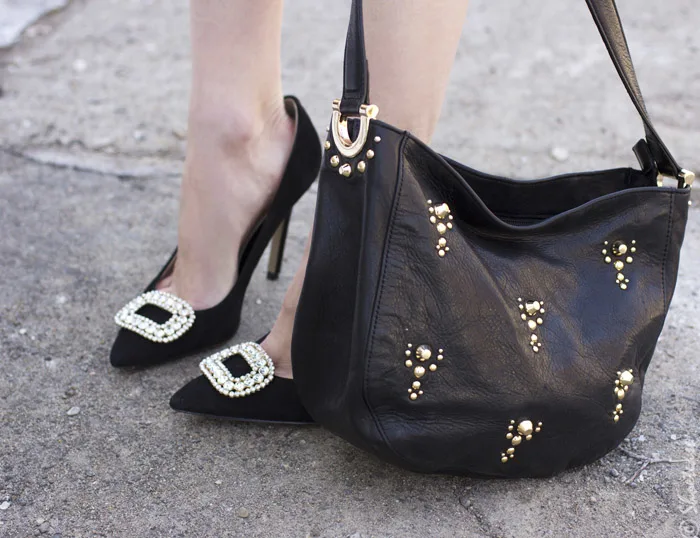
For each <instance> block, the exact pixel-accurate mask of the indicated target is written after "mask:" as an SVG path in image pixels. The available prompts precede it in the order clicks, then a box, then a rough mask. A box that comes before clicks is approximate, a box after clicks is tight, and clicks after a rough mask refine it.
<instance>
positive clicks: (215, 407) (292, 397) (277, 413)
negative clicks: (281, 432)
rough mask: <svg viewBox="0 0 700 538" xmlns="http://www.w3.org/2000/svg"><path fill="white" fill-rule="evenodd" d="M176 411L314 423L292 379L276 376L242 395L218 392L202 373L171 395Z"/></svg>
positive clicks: (221, 416) (250, 420)
mask: <svg viewBox="0 0 700 538" xmlns="http://www.w3.org/2000/svg"><path fill="white" fill-rule="evenodd" d="M170 407H171V408H172V409H174V410H175V411H181V412H184V413H194V414H197V415H205V416H209V417H215V418H225V419H230V420H236V421H241V422H273V423H285V424H313V422H314V421H313V419H312V418H311V417H310V416H309V414H308V413H307V412H306V409H304V406H303V405H302V403H301V400H300V399H299V396H298V395H297V392H296V387H295V386H294V381H292V380H291V379H283V378H278V377H275V378H274V379H273V380H272V382H271V383H270V384H269V385H268V386H267V387H265V388H264V389H262V390H261V391H259V392H256V393H253V394H250V395H248V396H244V397H241V398H229V397H227V396H224V395H222V394H220V393H219V392H218V391H217V390H216V389H214V387H212V385H211V383H210V382H209V380H208V379H207V378H206V377H205V376H203V375H202V376H199V377H197V378H195V379H193V380H192V381H190V382H189V383H187V384H186V385H185V386H184V387H182V388H181V389H180V390H178V391H177V392H176V393H175V394H173V396H172V397H171V398H170Z"/></svg>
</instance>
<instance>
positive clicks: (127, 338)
mask: <svg viewBox="0 0 700 538" xmlns="http://www.w3.org/2000/svg"><path fill="white" fill-rule="evenodd" d="M159 346H160V347H159ZM162 347H163V344H156V343H155V342H151V341H150V340H146V339H145V338H144V337H142V336H139V335H138V334H136V333H133V332H131V331H127V330H125V329H120V330H119V332H118V333H117V338H116V339H115V340H114V344H112V350H111V351H110V353H109V362H110V363H111V364H112V366H114V367H115V368H126V367H129V366H149V365H151V364H156V363H157V362H162V360H163V349H162Z"/></svg>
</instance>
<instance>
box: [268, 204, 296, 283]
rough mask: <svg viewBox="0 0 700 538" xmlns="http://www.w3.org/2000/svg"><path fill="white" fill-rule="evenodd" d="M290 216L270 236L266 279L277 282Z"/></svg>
mask: <svg viewBox="0 0 700 538" xmlns="http://www.w3.org/2000/svg"><path fill="white" fill-rule="evenodd" d="M290 217H291V214H290V215H289V216H288V217H287V218H286V219H284V220H283V221H282V222H281V223H280V225H279V226H278V228H277V231H276V232H275V235H273V236H272V243H271V244H270V259H269V261H268V262H267V279H268V280H277V279H278V278H279V276H280V271H281V270H282V260H283V257H284V245H285V243H286V242H287V232H288V231H289V220H290Z"/></svg>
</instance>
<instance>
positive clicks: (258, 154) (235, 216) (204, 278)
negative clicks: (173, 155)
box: [159, 103, 294, 309]
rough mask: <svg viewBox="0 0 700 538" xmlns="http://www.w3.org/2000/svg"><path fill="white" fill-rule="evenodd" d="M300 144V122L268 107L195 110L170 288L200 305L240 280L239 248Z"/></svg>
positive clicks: (165, 284)
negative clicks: (297, 135) (296, 125)
mask: <svg viewBox="0 0 700 538" xmlns="http://www.w3.org/2000/svg"><path fill="white" fill-rule="evenodd" d="M293 142H294V120H293V119H292V118H290V117H289V116H288V115H287V114H286V112H285V110H284V103H281V105H280V107H279V109H274V108H270V109H269V110H268V111H267V112H265V114H255V115H250V114H248V113H247V112H245V111H242V110H239V109H231V108H229V109H228V110H223V109H221V110H220V111H219V114H218V116H216V115H215V114H214V113H213V111H211V110H206V111H205V110H203V109H202V108H201V107H200V108H199V109H197V110H193V111H192V113H191V115H190V126H189V130H188V148H187V158H186V160H185V173H184V176H183V182H182V193H181V200H180V220H179V233H178V246H179V255H178V259H177V261H176V264H175V271H174V274H173V278H172V279H166V280H164V281H163V282H162V283H161V284H160V285H159V289H167V290H168V291H172V292H173V293H175V294H176V295H178V296H179V297H181V298H183V299H185V300H186V301H188V302H190V304H192V305H193V306H194V307H195V308H196V309H204V308H209V307H212V306H214V305H215V304H217V303H218V302H219V301H220V300H221V299H223V298H224V297H225V296H226V294H227V293H228V292H229V291H230V289H231V287H232V285H233V283H234V282H235V278H236V276H237V275H236V268H237V265H238V259H239V251H240V249H241V248H242V246H243V244H244V242H245V240H246V237H248V235H249V233H250V230H251V229H252V227H253V226H255V223H256V222H257V221H258V220H259V219H260V217H261V215H263V214H264V212H265V208H266V207H267V205H268V204H269V203H270V201H271V200H272V197H273V196H274V194H275V193H276V192H277V189H278V187H279V183H280V181H281V178H282V175H283V174H284V168H285V165H286V161H287V159H288V157H289V153H290V152H291V149H292V146H293Z"/></svg>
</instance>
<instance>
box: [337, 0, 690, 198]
mask: <svg viewBox="0 0 700 538" xmlns="http://www.w3.org/2000/svg"><path fill="white" fill-rule="evenodd" d="M586 4H588V8H589V9H590V11H591V14H592V15H593V20H594V21H595V23H596V26H597V27H598V31H599V32H600V35H601V37H602V38H603V42H604V43H605V47H606V48H607V49H608V53H609V54H610V58H611V59H612V62H613V64H614V65H615V69H617V73H618V75H619V76H620V79H622V83H623V84H624V86H625V89H626V90H627V93H628V94H629V96H630V98H631V99H632V103H634V106H635V108H636V109H637V112H639V115H640V116H641V118H642V121H643V122H644V129H645V131H646V140H647V144H648V146H649V150H650V152H651V155H652V157H653V159H654V161H655V162H656V167H657V168H658V171H659V172H660V173H661V174H663V175H666V176H671V177H673V178H678V179H679V180H680V184H681V186H683V185H685V183H686V182H685V181H684V180H685V179H686V175H685V174H688V173H689V172H687V171H686V170H683V169H681V167H680V166H678V163H677V162H676V160H675V159H674V158H673V156H672V155H671V152H670V151H669V150H668V148H667V147H666V145H665V144H664V143H663V141H662V140H661V137H660V136H659V134H658V133H657V131H656V129H655V128H654V125H653V124H652V122H651V119H650V118H649V114H648V113H647V109H646V106H645V104H644V98H643V97H642V92H641V90H640V89H639V83H638V82H637V75H636V73H635V71H634V65H633V64H632V57H631V56H630V51H629V47H628V45H627V39H626V38H625V33H624V31H623V29H622V21H621V20H620V14H619V13H618V11H617V6H616V5H615V0H586ZM351 9H352V12H351V15H350V24H349V26H348V35H347V40H346V42H345V65H344V71H343V98H342V99H341V101H340V112H341V113H342V114H344V115H357V114H358V112H359V110H360V106H361V105H363V104H367V105H368V104H369V68H368V64H367V54H366V52H365V37H364V24H363V19H362V0H353V2H352V8H351ZM687 183H688V184H689V183H690V181H688V182H687Z"/></svg>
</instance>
